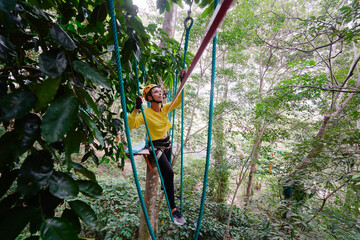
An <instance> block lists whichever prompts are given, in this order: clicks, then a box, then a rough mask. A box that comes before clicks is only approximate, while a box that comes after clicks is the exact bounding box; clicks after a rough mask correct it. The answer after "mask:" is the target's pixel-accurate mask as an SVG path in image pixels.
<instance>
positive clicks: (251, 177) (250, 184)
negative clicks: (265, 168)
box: [246, 136, 262, 201]
mask: <svg viewBox="0 0 360 240" xmlns="http://www.w3.org/2000/svg"><path fill="white" fill-rule="evenodd" d="M261 137H262V136H260V138H261ZM255 144H257V145H258V146H255V148H256V149H255V152H254V154H253V156H252V159H251V168H250V172H249V180H248V184H247V187H246V200H247V201H249V199H250V197H251V195H252V194H251V193H252V187H253V182H254V177H255V170H256V161H257V160H258V158H259V149H260V148H261V144H262V142H261V140H260V142H259V143H255Z"/></svg>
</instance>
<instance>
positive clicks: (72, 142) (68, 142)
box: [65, 131, 81, 166]
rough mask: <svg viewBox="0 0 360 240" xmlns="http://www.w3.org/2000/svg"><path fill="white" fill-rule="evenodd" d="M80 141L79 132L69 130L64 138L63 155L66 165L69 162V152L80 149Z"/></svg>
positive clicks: (76, 151)
mask: <svg viewBox="0 0 360 240" xmlns="http://www.w3.org/2000/svg"><path fill="white" fill-rule="evenodd" d="M80 143H81V133H80V132H77V131H69V132H68V134H67V135H66V138H65V157H66V162H67V163H68V165H69V164H71V163H70V162H71V154H72V153H78V152H79V151H80ZM69 166H70V165H69Z"/></svg>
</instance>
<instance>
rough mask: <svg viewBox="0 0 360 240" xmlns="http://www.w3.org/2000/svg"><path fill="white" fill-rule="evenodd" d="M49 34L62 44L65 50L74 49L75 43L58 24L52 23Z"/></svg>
mask: <svg viewBox="0 0 360 240" xmlns="http://www.w3.org/2000/svg"><path fill="white" fill-rule="evenodd" d="M50 36H51V37H52V38H53V39H54V40H55V41H56V42H57V43H58V44H60V45H61V46H63V47H64V48H65V49H66V50H69V51H71V50H74V49H75V48H76V44H75V43H74V41H73V40H72V39H71V37H70V36H69V35H68V34H67V33H66V32H65V31H64V29H62V28H61V27H60V25H59V24H54V25H53V26H52V27H51V28H50Z"/></svg>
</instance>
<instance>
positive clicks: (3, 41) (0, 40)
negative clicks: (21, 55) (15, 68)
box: [0, 0, 17, 63]
mask: <svg viewBox="0 0 360 240" xmlns="http://www.w3.org/2000/svg"><path fill="white" fill-rule="evenodd" d="M2 1H4V0H2ZM0 8H1V2H0ZM14 57H17V53H16V49H15V46H14V44H12V42H10V41H9V40H8V39H7V38H5V37H4V36H2V35H0V61H3V62H6V63H11V60H12V58H14Z"/></svg>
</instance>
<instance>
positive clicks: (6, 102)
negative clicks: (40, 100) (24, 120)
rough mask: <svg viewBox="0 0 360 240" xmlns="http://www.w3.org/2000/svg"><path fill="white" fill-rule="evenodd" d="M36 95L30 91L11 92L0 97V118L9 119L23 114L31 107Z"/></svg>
mask: <svg viewBox="0 0 360 240" xmlns="http://www.w3.org/2000/svg"><path fill="white" fill-rule="evenodd" d="M35 100H36V97H35V96H34V95H33V94H32V93H31V92H13V93H10V94H9V95H5V96H2V97H1V98H0V106H1V107H0V110H1V111H2V113H3V114H4V115H3V116H1V117H0V119H1V120H7V121H9V120H11V119H14V118H20V117H23V116H25V115H26V114H27V113H28V112H29V111H30V109H31V107H32V105H33V103H34V102H35Z"/></svg>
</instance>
